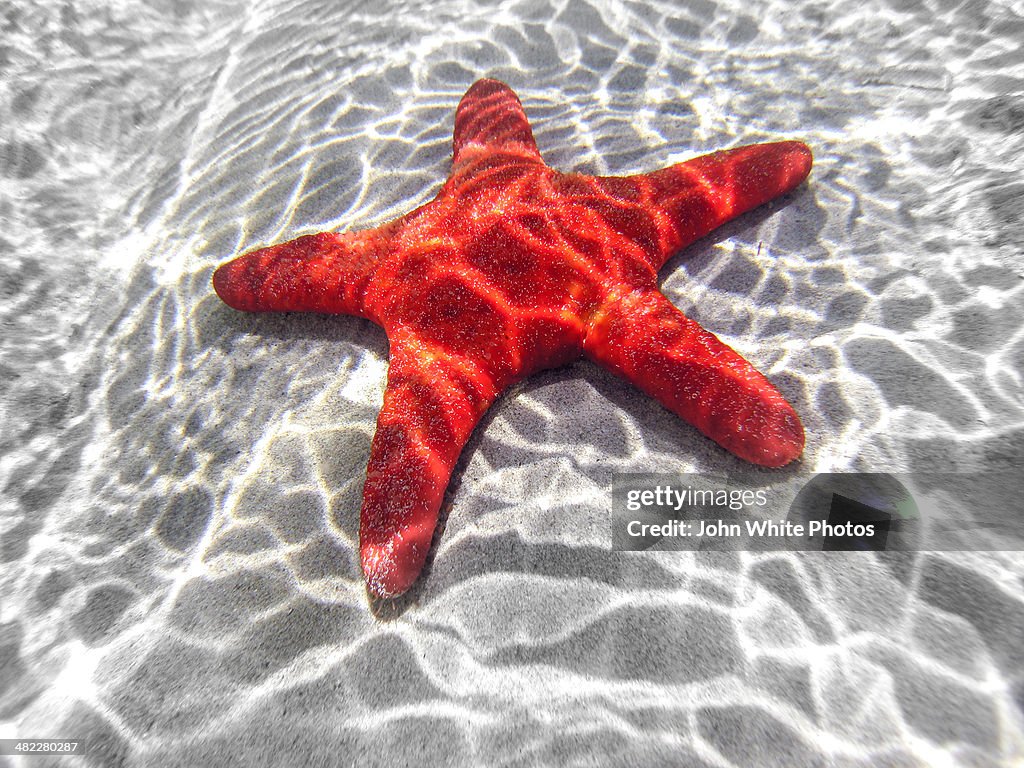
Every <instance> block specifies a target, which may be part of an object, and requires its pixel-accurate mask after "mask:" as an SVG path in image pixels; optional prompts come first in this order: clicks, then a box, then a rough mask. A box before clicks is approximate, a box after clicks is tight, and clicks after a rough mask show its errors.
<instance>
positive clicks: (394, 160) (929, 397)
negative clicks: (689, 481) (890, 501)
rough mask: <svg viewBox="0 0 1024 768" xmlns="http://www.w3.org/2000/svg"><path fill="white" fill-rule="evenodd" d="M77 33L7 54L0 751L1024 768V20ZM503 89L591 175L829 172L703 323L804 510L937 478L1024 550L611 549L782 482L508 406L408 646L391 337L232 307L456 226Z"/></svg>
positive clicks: (601, 376)
mask: <svg viewBox="0 0 1024 768" xmlns="http://www.w3.org/2000/svg"><path fill="white" fill-rule="evenodd" d="M37 5H38V4H34V3H24V2H22V3H17V2H16V3H14V4H13V6H12V8H11V9H10V13H9V18H8V19H7V21H6V22H5V24H3V25H0V52H2V55H0V72H2V73H3V76H2V77H0V224H2V226H0V327H2V328H3V332H2V334H0V414H2V420H0V488H2V493H0V595H3V597H2V598H0V738H20V739H28V738H42V737H60V738H68V737H74V738H78V739H82V740H84V741H85V742H86V744H87V750H88V754H87V756H86V757H84V758H67V759H65V760H64V761H63V762H62V761H61V760H60V759H59V758H53V759H50V760H49V761H46V760H44V759H42V758H33V759H32V760H33V761H37V760H38V761H39V762H38V764H40V765H43V764H46V765H59V764H66V765H79V764H88V765H98V766H195V765H218V766H230V765H246V766H250V765H275V766H276V765H304V766H318V765H348V764H355V763H358V764H360V765H363V766H367V765H388V766H393V765H411V764H418V765H499V764H500V765H516V766H528V765H530V766H532V765H568V764H575V765H602V766H605V765H616V764H623V765H626V764H628V765H630V766H636V765H641V766H643V765H650V766H653V765H673V766H675V765H686V766H690V765H693V766H703V765H706V766H725V765H736V766H760V765H792V766H804V765H835V766H879V765H901V766H909V765H921V766H926V765H927V766H932V765H964V766H967V765H970V766H981V765H984V766H999V765H1012V764H1015V761H1020V760H1022V759H1024V725H1022V714H1021V707H1022V702H1024V694H1022V690H1024V688H1022V674H1021V670H1022V662H1024V645H1022V644H1021V642H1020V638H1021V637H1022V636H1024V589H1022V581H1021V577H1022V574H1024V562H1022V556H1021V554H1020V552H1017V551H1000V547H1005V546H1006V542H1007V541H1008V540H1011V541H1012V539H1013V531H1014V529H1015V527H1019V523H1018V520H1019V518H1020V514H1019V513H1020V512H1021V509H1020V507H1021V504H1020V496H1019V494H1018V493H1017V490H1016V488H1017V486H1014V485H1013V484H1007V485H1005V486H1001V485H999V483H998V482H996V481H991V482H990V480H989V479H990V478H999V477H1010V476H1016V474H1017V473H1018V472H1019V469H1020V466H1021V464H1022V462H1024V391H1022V384H1021V382H1022V380H1024V379H1022V368H1024V315H1022V310H1021V306H1024V303H1022V302H1021V295H1022V290H1024V289H1022V284H1024V283H1022V272H1024V270H1022V263H1024V262H1022V259H1021V256H1022V250H1024V237H1022V235H1021V228H1020V221H1021V219H1022V212H1024V204H1022V202H1021V201H1022V200H1024V195H1022V192H1024V189H1022V187H1021V182H1020V171H1021V168H1020V160H1019V158H1020V157H1021V150H1022V149H1024V146H1022V145H1024V100H1022V99H1021V97H1020V93H1021V92H1024V60H1022V58H1021V55H1020V54H1019V52H1018V49H1019V39H1020V30H1021V29H1022V27H1024V19H1022V18H1021V16H1020V15H1019V10H1015V9H1014V8H1013V6H1012V5H1011V4H1007V3H999V2H994V3H988V4H984V5H981V6H979V5H977V4H971V3H963V4H959V5H957V4H945V5H941V4H938V3H928V2H925V3H920V4H917V5H914V4H906V3H903V4H886V3H882V2H868V3H860V4H856V5H853V6H851V5H849V4H841V3H830V4H824V5H823V4H821V3H810V2H804V3H796V4H794V3H784V2H771V3H767V4H764V5H763V6H761V7H759V8H758V9H757V10H756V13H755V12H754V11H753V10H752V9H751V8H750V7H748V5H747V4H743V3H738V2H733V1H732V0H723V1H722V2H718V3H716V2H671V3H670V2H661V3H659V2H654V3H645V4H629V3H621V2H597V0H568V1H567V2H557V3H554V2H553V3H545V2H539V3H519V4H513V3H498V4H494V3H485V2H479V3H477V2H469V0H457V1H456V2H424V3H389V2H385V3H380V4H376V5H374V6H373V7H372V8H370V7H366V8H364V7H362V6H360V5H359V4H355V5H352V4H348V5H346V4H337V5H335V4H328V3H317V2H312V1H311V0H290V2H278V1H277V0H271V1H270V2H261V3H252V4H250V3H245V2H223V3H220V4H214V5H210V4H189V3H170V2H168V3H156V2H129V3H127V4H125V5H122V6H118V8H116V9H112V8H109V7H107V5H106V4H101V3H80V4H76V5H75V6H74V8H73V9H71V10H68V11H66V12H63V13H61V12H58V11H57V10H56V9H54V10H52V11H51V10H44V9H41V8H37V7H36V6H37ZM485 75H486V76H492V77H498V78H500V79H503V80H505V81H506V82H508V83H509V84H510V85H511V86H512V87H513V88H514V89H515V90H516V91H517V93H518V94H519V96H520V98H521V99H522V100H523V103H524V105H525V108H526V111H527V113H528V115H529V116H530V117H531V120H532V121H533V127H534V131H535V134H536V137H537V141H538V145H539V147H540V150H541V152H542V154H543V155H544V157H545V159H546V160H547V162H548V163H549V164H550V165H552V166H553V167H555V168H558V169H560V170H566V171H573V170H575V171H580V172H586V173H600V174H630V173H638V172H643V171H646V170H652V169H654V168H657V167H660V166H663V165H666V164H668V163H670V162H675V161H679V160H682V159H685V158H686V157H690V156H693V155H696V154H701V153H704V152H708V151H712V150H715V149H719V148H725V147H729V146H736V145H739V144H744V143H753V142H757V141H770V140H776V139H786V138H791V139H799V140H802V141H805V142H807V143H808V144H809V145H810V146H811V147H812V148H813V150H814V155H815V165H814V169H813V171H812V173H811V176H810V178H809V180H808V182H807V183H806V184H805V185H803V186H802V187H801V188H800V189H799V190H797V191H796V192H794V193H793V194H791V195H789V196H788V197H786V198H785V199H782V200H779V201H776V202H775V203H773V204H772V205H770V206H767V207H766V208H764V209H762V210H760V211H758V212H754V213H751V214H748V215H747V216H744V217H742V218H740V219H738V220H736V221H734V222H732V223H730V224H728V225H726V226H725V227H723V228H721V229H720V230H719V231H717V232H716V233H714V234H713V235H712V236H710V237H708V238H705V239H704V240H702V241H700V242H698V243H697V244H695V245H694V246H693V247H691V248H690V249H688V250H687V251H686V252H684V253H683V254H681V255H680V256H678V257H676V258H674V259H673V260H671V261H670V262H669V263H668V264H667V265H666V267H665V269H664V270H663V271H662V285H663V288H664V291H665V293H666V295H668V296H669V297H670V298H671V299H672V300H673V301H674V302H675V303H676V304H677V305H678V306H679V307H680V308H681V309H683V310H684V311H685V312H687V314H689V315H690V316H692V317H693V318H694V319H696V320H697V321H699V322H700V323H701V324H703V325H704V326H705V327H707V328H709V329H710V330H712V331H713V332H715V333H716V334H719V335H720V336H721V337H722V338H723V339H724V340H725V341H726V342H727V343H729V344H730V345H732V346H734V347H735V348H736V349H737V350H738V351H740V352H741V353H742V354H743V355H744V356H746V357H748V358H749V359H750V360H751V361H752V362H754V363H755V364H756V365H757V366H758V367H759V368H760V369H761V370H762V371H764V372H765V373H766V375H768V376H769V377H770V378H771V379H772V380H773V381H774V382H775V383H776V384H777V386H778V387H779V388H780V389H781V390H782V391H783V392H784V394H785V395H786V397H787V398H788V399H790V401H791V402H792V403H793V404H794V407H795V408H796V410H797V411H798V412H799V413H800V415H801V418H802V419H803V421H804V424H805V427H806V430H807V435H808V444H807V449H806V451H805V454H804V456H803V458H802V460H801V462H800V464H799V465H798V466H797V467H796V468H790V469H787V470H782V471H780V472H778V473H773V472H769V471H761V472H760V473H756V477H757V478H758V479H757V482H758V483H760V484H761V485H760V486H759V487H762V488H764V489H766V490H767V491H769V492H770V493H773V494H776V496H777V497H778V498H782V495H783V494H785V493H790V494H792V493H793V492H794V489H797V488H799V487H801V486H802V485H803V484H804V483H805V482H806V481H807V480H808V479H809V478H810V477H811V476H813V475H814V474H815V473H826V472H834V473H851V472H887V473H906V475H907V476H909V477H911V478H916V479H917V481H916V484H915V485H914V489H915V491H918V492H920V493H921V496H922V499H924V498H927V499H928V503H929V504H935V505H937V507H936V509H938V512H937V513H936V519H939V518H942V519H944V520H954V521H955V520H957V519H964V520H966V521H968V522H970V524H971V525H977V526H984V525H989V526H990V529H985V531H983V532H982V533H979V534H978V535H979V536H982V535H983V536H986V537H989V538H987V539H986V541H990V542H993V543H992V546H993V551H966V552H964V551H959V552H958V551H941V552H931V551H929V552H910V553H882V554H877V553H857V552H756V553H753V552H743V551H741V552H665V551H651V552H638V553H630V552H615V551H612V550H611V549H610V541H611V534H610V515H611V512H610V510H611V496H610V493H609V488H610V484H611V480H612V476H613V474H614V473H649V472H673V473H674V472H686V473H695V474H701V475H716V476H718V475H722V474H730V473H738V472H741V471H742V470H744V469H745V467H744V466H743V464H742V462H740V461H739V460H738V459H735V458H734V457H732V456H730V455H729V454H727V453H725V452H724V451H723V450H721V449H720V448H718V447H717V446H716V445H715V444H714V443H712V442H711V441H709V440H707V439H706V438H704V437H702V436H701V435H699V434H698V433H697V432H696V431H695V430H693V429H692V428H691V427H689V426H687V425H686V424H684V423H682V422H681V421H679V420H678V419H677V418H675V417H674V416H672V415H671V414H669V413H668V412H667V411H665V410H664V409H663V408H662V407H661V406H660V405H658V404H657V403H656V402H654V401H652V400H650V399H648V398H646V397H645V396H643V395H642V394H641V393H639V392H638V391H637V390H635V389H633V388H632V387H631V386H630V385H628V384H627V383H626V382H624V381H621V380H619V379H616V378H615V377H614V376H613V375H612V374H610V373H608V372H606V371H604V370H602V369H599V368H598V367H597V366H595V365H592V364H590V363H588V362H583V361H580V362H577V363H575V364H573V365H570V366H568V367H566V368H563V369H559V370H554V371H547V372H544V373H542V374H540V375H537V376H534V377H532V378H531V379H529V380H527V381H525V382H523V383H522V384H520V385H518V386H517V387H516V388H514V389H513V390H512V391H510V392H509V393H507V394H506V395H505V396H503V397H502V398H501V399H500V400H499V401H498V402H497V403H496V404H495V405H494V407H493V408H492V409H491V411H490V413H489V414H488V415H487V416H486V417H485V419H484V420H483V422H482V423H481V425H480V427H478V429H477V431H476V432H475V433H474V435H473V437H472V438H471V440H470V443H469V445H468V447H467V449H466V451H465V452H464V455H463V457H462V459H461V461H460V464H459V467H458V468H457V470H456V475H455V478H454V479H453V481H452V484H451V486H450V488H449V492H448V496H447V497H446V502H445V509H446V518H445V530H444V531H443V534H442V535H441V537H440V539H439V541H438V543H437V546H436V548H435V552H434V555H433V561H432V564H431V565H430V567H429V568H428V571H427V572H426V573H425V574H424V576H423V578H422V579H421V580H420V581H419V582H418V584H417V585H416V587H415V588H414V590H413V593H412V595H411V597H410V598H408V599H406V600H405V601H402V602H400V603H399V604H397V605H393V606H384V607H381V608H379V609H378V610H377V611H376V612H375V611H374V610H372V609H371V606H370V605H369V604H368V602H367V598H366V594H365V592H364V588H363V583H362V578H361V574H360V571H359V564H358V553H357V538H358V513H359V506H360V500H361V493H362V485H363V473H364V470H365V464H366V460H367V456H368V452H369V444H370V440H371V438H372V435H373V430H374V423H375V419H376V415H377V409H378V408H379V405H380V401H381V396H382V392H383V386H384V377H385V375H386V370H387V368H386V361H387V341H386V339H385V337H384V334H383V332H382V331H381V330H380V329H379V328H377V327H375V326H373V325H372V324H370V323H369V322H367V321H364V320H359V319H356V318H345V317H316V316H304V315H260V316H255V315H245V314H241V313H237V312H234V311H232V310H230V309H229V308H227V307H226V306H224V305H223V304H222V303H221V302H220V301H219V300H218V299H217V297H216V296H215V295H214V294H213V292H212V290H211V287H210V276H211V274H212V271H213V269H214V268H215V267H216V266H217V265H218V264H221V263H223V262H224V261H226V260H227V259H229V258H231V257H232V256H234V255H236V254H238V253H241V252H243V251H245V250H248V249H250V248H254V247H258V246H260V245H265V244H269V243H273V242H279V241H281V240H284V239H289V238H292V237H296V236H298V235H300V234H304V233H308V232H314V231H318V230H322V229H347V228H365V227H372V226H376V225H378V224H380V223H382V222H384V221H387V220H389V219H391V218H393V217H395V216H397V215H400V214H401V213H403V212H405V211H407V210H409V209H410V208H412V207H413V206H416V205H419V204H422V203H423V202H425V201H427V200H428V199H430V197H431V196H432V195H433V194H434V193H435V191H436V189H437V188H438V185H439V184H440V183H441V181H442V180H443V178H444V177H445V174H446V173H447V171H448V168H449V163H450V152H451V148H450V142H451V131H452V127H453V126H452V122H453V116H454V109H455V105H456V104H457V103H458V100H459V98H460V96H461V95H462V93H463V92H464V91H465V89H466V88H467V87H468V86H469V85H470V84H471V83H472V82H473V81H474V80H475V79H477V78H478V77H482V76H485ZM923 473H933V475H926V474H923ZM950 473H953V474H950ZM956 473H959V474H956ZM943 477H955V478H956V480H955V482H950V481H949V480H948V479H943ZM986 483H987V484H986ZM979 494H980V495H979ZM977 499H982V501H981V502H977ZM957 505H960V507H958V506H957ZM929 509H931V507H929ZM961 511H962V512H963V515H962V517H961V516H959V513H960V512H961ZM991 526H1002V527H1001V528H998V530H996V529H993V528H991ZM979 530H980V529H979ZM1007 531H1009V534H1007ZM973 535H974V534H970V536H973ZM970 536H968V538H970ZM1006 536H1009V539H1008V538H1006ZM971 540H973V541H977V539H976V538H975V539H971ZM28 763H29V760H28V759H24V758H16V757H0V766H2V767H4V768H6V766H8V765H11V766H17V765H26V764H28ZM32 764H33V765H35V764H37V763H36V762H33V763H32Z"/></svg>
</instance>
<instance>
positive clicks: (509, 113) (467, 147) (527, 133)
mask: <svg viewBox="0 0 1024 768" xmlns="http://www.w3.org/2000/svg"><path fill="white" fill-rule="evenodd" d="M453 147H454V154H453V156H452V165H453V167H454V168H455V169H456V170H458V169H459V168H460V167H461V166H463V165H464V164H466V163H469V162H471V161H472V160H474V159H478V158H480V157H481V156H483V155H491V154H493V153H495V152H500V153H505V154H509V155H517V156H520V157H522V158H524V159H528V160H535V161H538V162H539V161H540V160H541V157H540V152H539V151H538V150H537V142H536V141H534V139H533V129H531V128H530V121H529V120H528V119H527V118H526V113H525V112H524V111H523V105H522V104H521V103H520V101H519V97H518V96H516V94H515V92H514V91H513V90H512V89H511V88H509V87H508V86H507V85H505V84H504V83H502V82H499V81H498V80H486V79H485V80H477V81H476V82H475V83H473V85H472V87H471V88H470V89H469V90H468V91H466V94H465V95H464V96H463V97H462V100H461V101H460V102H459V106H458V109H456V111H455V136H454V141H453Z"/></svg>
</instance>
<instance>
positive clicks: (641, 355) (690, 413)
mask: <svg viewBox="0 0 1024 768" xmlns="http://www.w3.org/2000/svg"><path fill="white" fill-rule="evenodd" d="M584 351H585V352H586V354H587V355H588V356H589V357H590V358H591V359H593V360H594V361H595V362H597V363H599V364H600V365H602V366H604V367H605V368H608V369H609V370H611V371H613V372H615V373H617V374H619V375H620V376H623V377H624V378H626V379H627V380H628V381H630V382H631V383H633V384H634V385H635V386H637V387H638V388H639V389H641V390H642V391H643V392H645V393H647V394H648V395H650V396H652V397H654V398H655V399H657V400H658V402H660V403H661V404H662V405H664V406H665V407H666V408H668V409H669V410H670V411H672V412H673V413H676V414H678V415H679V416H681V417H682V418H683V419H685V420H686V421H688V422H689V423H690V424H692V425H693V426H695V427H696V428H697V429H699V430H700V431H701V432H703V433H704V434H705V435H707V436H708V437H710V438H711V439H712V440H714V441H715V442H717V443H718V444H719V445H721V446H722V447H723V448H726V449H727V450H729V451H731V452H732V453H734V454H736V455H737V456H739V457H740V458H742V459H745V460H747V461H750V462H753V463H755V464H760V465H762V466H766V467H781V466H782V465H784V464H788V463H789V462H790V461H792V460H793V459H795V458H797V457H798V456H799V455H800V453H801V452H802V451H803V446H804V431H803V425H802V424H801V423H800V418H799V417H798V416H797V415H796V411H794V410H793V407H792V406H791V405H790V404H789V403H787V402H786V400H785V398H783V396H782V395H781V394H780V393H779V391H778V390H777V389H776V388H775V387H774V386H773V385H772V384H771V382H769V381H768V380H767V379H766V378H765V377H764V376H762V375H761V374H760V373H759V372H758V371H757V370H756V369H754V367H753V366H752V365H751V364H750V363H748V362H747V361H746V360H744V359H743V358H742V357H740V355H739V354H737V353H736V352H735V351H734V350H732V349H731V348H729V347H728V346H726V345H725V344H723V343H722V342H721V341H719V339H718V338H717V337H716V336H715V335H714V334H712V333H710V332H709V331H706V330H705V329H703V328H701V327H700V325H698V324H697V323H695V322H694V321H693V320H690V319H689V318H688V317H686V315H684V314H683V313H682V312H680V311H679V310H678V309H677V308H676V307H675V306H673V305H672V303H671V302H670V301H669V300H668V299H666V298H665V297H664V296H663V295H662V294H661V293H660V292H658V291H657V290H653V289H652V290H644V291H636V292H634V293H631V294H629V295H627V296H625V297H622V298H620V299H618V300H617V301H614V302H611V303H609V305H608V306H607V307H605V308H604V309H603V310H602V311H601V312H599V313H598V315H597V316H596V317H595V321H594V323H593V325H592V326H591V329H590V331H589V332H588V335H587V338H586V341H585V342H584Z"/></svg>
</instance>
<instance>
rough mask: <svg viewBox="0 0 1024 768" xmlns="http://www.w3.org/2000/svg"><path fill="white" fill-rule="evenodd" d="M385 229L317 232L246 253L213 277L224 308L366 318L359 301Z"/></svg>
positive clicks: (382, 245)
mask: <svg viewBox="0 0 1024 768" xmlns="http://www.w3.org/2000/svg"><path fill="white" fill-rule="evenodd" d="M388 239H389V233H388V230H387V228H382V229H379V230H366V231H363V232H351V233H348V234H344V235H338V234H335V233H333V232H321V233H319V234H316V235H306V236H304V237H300V238H297V239H295V240H291V241H289V242H287V243H282V244H280V245H272V246H270V247H269V248H260V249H259V250H255V251H250V252H249V253H246V254H244V255H242V256H239V257H238V258H237V259H234V260H232V261H229V262H228V263H227V264H223V265H222V266H220V267H219V268H218V269H217V271H216V272H214V273H213V288H214V290H215V291H216V292H217V295H218V296H220V297H221V299H223V300H224V302H225V303H226V304H228V305H229V306H231V307H234V308H235V309H239V310H243V311H246V312H324V313H330V314H344V315H360V316H364V317H365V316H366V312H365V310H364V306H363V297H364V296H365V294H366V289H367V286H368V284H369V281H370V278H371V277H372V275H373V269H374V267H375V266H376V263H377V261H378V259H379V257H380V255H381V254H382V253H383V252H384V251H385V250H386V249H387V244H388Z"/></svg>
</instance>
